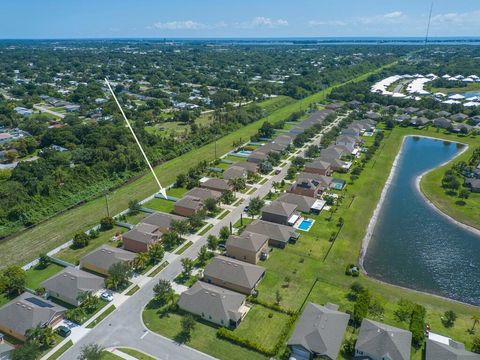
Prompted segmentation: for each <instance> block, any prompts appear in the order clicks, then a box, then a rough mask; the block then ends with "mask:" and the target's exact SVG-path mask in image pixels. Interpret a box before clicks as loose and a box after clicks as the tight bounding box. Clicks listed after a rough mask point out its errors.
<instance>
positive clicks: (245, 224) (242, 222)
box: [233, 215, 253, 229]
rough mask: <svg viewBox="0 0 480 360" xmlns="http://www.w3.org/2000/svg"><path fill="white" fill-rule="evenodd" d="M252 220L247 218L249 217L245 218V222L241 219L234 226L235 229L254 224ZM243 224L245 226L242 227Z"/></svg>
mask: <svg viewBox="0 0 480 360" xmlns="http://www.w3.org/2000/svg"><path fill="white" fill-rule="evenodd" d="M252 221H253V220H252V218H250V217H247V216H245V215H244V216H243V220H241V219H238V220H237V222H236V223H235V224H233V227H234V228H236V229H238V228H240V227H242V226H247V225H248V224H250V223H251V222H252ZM242 224H243V225H242Z"/></svg>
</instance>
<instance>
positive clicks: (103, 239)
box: [53, 226, 127, 265]
mask: <svg viewBox="0 0 480 360" xmlns="http://www.w3.org/2000/svg"><path fill="white" fill-rule="evenodd" d="M126 231H127V229H125V228H122V227H120V226H114V227H113V229H111V230H107V231H101V232H100V234H99V236H98V237H97V238H96V239H92V240H90V243H89V244H88V245H87V246H85V247H83V248H80V249H74V248H72V247H68V248H66V249H63V250H62V251H60V252H58V253H57V254H55V255H53V257H56V258H58V259H60V260H64V261H67V262H69V263H71V264H74V265H75V264H77V263H78V262H79V261H80V259H81V258H82V257H83V256H85V255H87V254H88V253H89V252H91V251H93V250H95V249H96V248H98V247H100V246H102V245H104V244H108V245H110V246H113V247H116V246H117V243H116V242H115V241H113V240H112V238H113V237H114V236H115V235H116V234H121V233H124V232H126Z"/></svg>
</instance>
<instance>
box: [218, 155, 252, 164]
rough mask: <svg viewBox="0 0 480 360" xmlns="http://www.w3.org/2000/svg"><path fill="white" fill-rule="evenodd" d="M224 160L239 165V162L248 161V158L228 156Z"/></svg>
mask: <svg viewBox="0 0 480 360" xmlns="http://www.w3.org/2000/svg"><path fill="white" fill-rule="evenodd" d="M222 160H227V161H232V162H234V163H237V162H241V161H246V160H247V158H244V157H240V156H233V155H228V156H225V157H224V158H222ZM230 165H231V164H230ZM230 165H229V166H230Z"/></svg>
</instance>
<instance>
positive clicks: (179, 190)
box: [167, 187, 188, 198]
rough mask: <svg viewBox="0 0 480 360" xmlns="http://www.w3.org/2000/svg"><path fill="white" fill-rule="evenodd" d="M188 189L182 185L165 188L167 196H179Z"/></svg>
mask: <svg viewBox="0 0 480 360" xmlns="http://www.w3.org/2000/svg"><path fill="white" fill-rule="evenodd" d="M187 191H188V190H187V189H186V188H184V187H178V188H177V187H172V188H170V189H168V190H167V195H168V196H173V197H176V198H181V197H182V196H183V195H184V194H185V193H186V192H187Z"/></svg>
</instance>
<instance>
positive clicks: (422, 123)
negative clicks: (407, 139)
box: [410, 116, 430, 127]
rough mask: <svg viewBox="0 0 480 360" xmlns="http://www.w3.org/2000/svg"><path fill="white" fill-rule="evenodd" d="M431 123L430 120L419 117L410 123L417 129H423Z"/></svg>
mask: <svg viewBox="0 0 480 360" xmlns="http://www.w3.org/2000/svg"><path fill="white" fill-rule="evenodd" d="M429 122H430V119H427V118H426V117H423V116H422V117H417V118H414V119H412V120H411V121H410V124H411V125H413V126H416V127H422V126H425V125H427V124H428V123H429Z"/></svg>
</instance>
